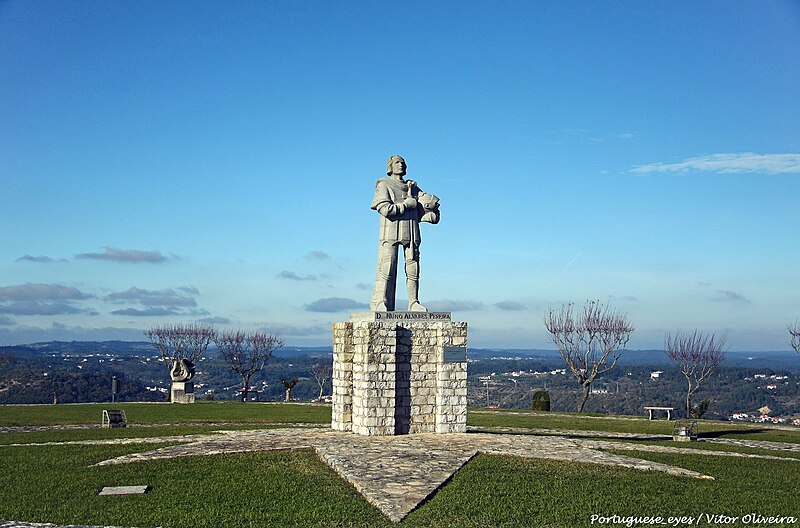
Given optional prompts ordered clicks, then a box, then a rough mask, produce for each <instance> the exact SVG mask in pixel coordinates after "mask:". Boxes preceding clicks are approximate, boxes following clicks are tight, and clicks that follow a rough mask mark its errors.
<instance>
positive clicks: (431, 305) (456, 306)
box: [425, 299, 485, 312]
mask: <svg viewBox="0 0 800 528" xmlns="http://www.w3.org/2000/svg"><path fill="white" fill-rule="evenodd" d="M425 306H426V307H427V308H428V310H431V311H433V312H471V311H475V310H483V309H484V308H485V306H484V304H483V303H482V302H477V301H464V300H455V299H441V300H438V301H429V302H426V303H425Z"/></svg>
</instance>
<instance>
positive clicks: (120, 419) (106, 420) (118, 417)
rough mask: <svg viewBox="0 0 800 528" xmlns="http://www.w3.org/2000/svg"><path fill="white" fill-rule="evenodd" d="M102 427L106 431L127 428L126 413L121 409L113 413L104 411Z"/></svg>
mask: <svg viewBox="0 0 800 528" xmlns="http://www.w3.org/2000/svg"><path fill="white" fill-rule="evenodd" d="M100 425H101V426H102V427H103V428H106V429H107V428H109V427H127V426H128V419H127V418H126V417H125V411H123V410H121V409H120V410H113V411H107V410H105V409H103V418H102V422H100Z"/></svg>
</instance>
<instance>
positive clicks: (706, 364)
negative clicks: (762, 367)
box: [664, 330, 725, 417]
mask: <svg viewBox="0 0 800 528" xmlns="http://www.w3.org/2000/svg"><path fill="white" fill-rule="evenodd" d="M724 347H725V336H724V335H723V336H721V337H717V335H716V333H711V334H704V333H703V332H700V331H698V330H695V331H694V332H692V333H691V334H689V333H683V332H680V331H678V332H675V334H667V337H666V340H665V348H664V349H665V351H666V354H667V357H668V358H670V359H671V360H672V362H673V363H675V366H676V367H678V370H680V372H681V374H683V376H684V377H685V378H686V385H687V388H686V416H687V417H691V416H692V414H693V407H692V395H694V393H695V392H696V391H697V389H699V388H700V386H701V385H702V384H703V383H704V382H705V381H706V380H708V378H709V377H710V376H711V375H712V374H713V373H714V371H715V370H717V368H718V367H719V366H720V364H721V363H722V361H723V360H724V359H725V352H724V350H723V349H724Z"/></svg>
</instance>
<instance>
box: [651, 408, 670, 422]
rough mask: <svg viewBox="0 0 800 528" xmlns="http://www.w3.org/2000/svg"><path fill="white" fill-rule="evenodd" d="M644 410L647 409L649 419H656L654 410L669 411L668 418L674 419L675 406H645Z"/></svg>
mask: <svg viewBox="0 0 800 528" xmlns="http://www.w3.org/2000/svg"><path fill="white" fill-rule="evenodd" d="M644 410H645V411H647V419H648V420H654V418H653V411H667V420H672V411H674V410H675V407H645V408H644Z"/></svg>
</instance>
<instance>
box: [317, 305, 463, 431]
mask: <svg viewBox="0 0 800 528" xmlns="http://www.w3.org/2000/svg"><path fill="white" fill-rule="evenodd" d="M466 347H467V323H464V322H456V321H451V320H450V314H449V313H447V312H430V313H429V312H366V313H357V314H351V316H350V321H348V322H340V323H334V324H333V418H332V423H331V426H332V428H333V429H334V430H337V431H352V432H354V433H358V434H361V435H371V436H372V435H398V434H408V433H459V432H465V431H466V426H467V357H466Z"/></svg>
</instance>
